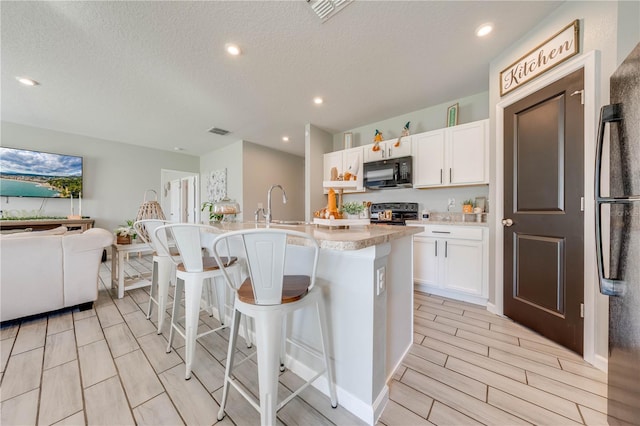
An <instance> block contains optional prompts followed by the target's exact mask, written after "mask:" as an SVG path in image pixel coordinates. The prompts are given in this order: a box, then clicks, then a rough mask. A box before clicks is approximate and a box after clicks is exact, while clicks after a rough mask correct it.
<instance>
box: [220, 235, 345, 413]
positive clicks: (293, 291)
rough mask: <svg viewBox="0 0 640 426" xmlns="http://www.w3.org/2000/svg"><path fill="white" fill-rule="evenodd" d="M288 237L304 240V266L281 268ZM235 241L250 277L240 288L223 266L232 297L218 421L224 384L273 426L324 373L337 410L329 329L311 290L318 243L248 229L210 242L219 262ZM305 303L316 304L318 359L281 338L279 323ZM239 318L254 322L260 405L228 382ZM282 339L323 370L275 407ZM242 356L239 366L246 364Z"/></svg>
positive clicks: (318, 299)
mask: <svg viewBox="0 0 640 426" xmlns="http://www.w3.org/2000/svg"><path fill="white" fill-rule="evenodd" d="M288 237H293V238H296V239H298V240H299V239H304V240H305V241H304V246H305V247H304V248H302V247H301V248H300V249H301V250H304V252H305V255H307V256H308V257H309V261H308V262H299V261H298V260H299V259H297V260H296V264H295V265H293V266H292V265H290V264H286V256H287V238H288ZM238 240H240V241H241V246H242V251H243V253H235V252H234V254H237V255H238V257H244V258H245V259H246V262H247V267H248V272H249V277H248V278H246V279H245V280H244V281H243V282H242V283H241V284H240V282H239V281H234V280H233V279H232V278H231V276H230V274H229V273H228V272H231V271H229V270H228V268H226V267H225V266H223V267H222V272H223V274H224V277H225V279H226V281H227V284H228V286H229V288H231V290H232V291H233V292H234V293H235V300H234V305H233V315H232V319H231V336H230V339H229V349H228V354H227V365H226V369H225V377H224V389H223V392H222V402H221V404H220V411H219V412H218V420H222V419H223V418H224V409H225V405H226V402H227V396H228V394H229V385H232V386H233V387H235V388H236V389H237V390H238V392H240V394H241V395H242V396H244V397H245V398H246V399H247V401H249V403H250V404H251V405H252V406H253V407H254V408H255V409H256V410H258V412H259V413H260V423H261V424H262V425H275V424H276V413H277V411H278V410H279V409H280V408H282V407H283V406H284V405H285V404H286V403H287V402H289V401H290V400H291V399H293V398H294V397H295V396H296V395H298V394H299V393H300V392H301V391H302V390H303V389H305V388H306V387H307V386H309V385H310V384H311V383H312V382H313V381H314V380H316V379H317V378H318V377H320V376H321V375H323V374H326V375H327V383H328V384H329V394H330V397H331V406H332V407H333V408H336V407H337V406H338V401H337V397H336V388H335V382H334V376H333V368H332V364H331V359H330V358H329V338H328V335H327V332H328V327H327V319H326V312H325V306H324V300H323V298H322V293H321V289H320V288H319V287H315V286H314V284H315V276H316V268H317V264H318V256H319V251H320V248H319V246H318V243H317V242H316V240H315V239H314V238H312V237H311V236H309V235H307V234H304V233H302V232H297V231H291V230H281V229H251V230H245V231H236V232H229V233H226V234H223V235H221V236H219V237H218V238H217V239H216V240H215V241H214V243H213V254H214V256H215V258H216V260H217V261H218V263H219V264H221V263H222V262H224V259H226V258H228V257H229V256H230V253H231V250H230V248H229V247H230V246H231V245H232V244H236V245H237V243H238ZM223 256H224V257H223ZM290 269H295V271H290ZM286 272H293V273H295V275H289V274H286ZM309 305H314V306H315V309H316V310H317V313H318V317H319V320H320V336H321V344H322V356H321V357H319V356H318V355H317V353H316V352H315V351H312V350H309V348H307V347H306V346H305V345H303V344H297V343H296V342H295V341H293V340H289V339H287V337H286V336H283V335H282V334H283V328H284V327H283V324H284V320H285V319H286V317H287V315H288V314H289V313H291V312H293V311H295V310H298V309H302V308H305V307H307V306H309ZM241 314H244V315H246V316H249V317H252V318H254V324H255V333H256V337H255V338H256V346H257V348H256V349H257V356H258V386H259V394H260V395H259V396H260V399H259V401H256V400H255V398H254V397H253V396H251V395H250V393H249V392H248V391H247V390H246V389H245V388H244V387H243V386H242V385H241V384H240V383H239V382H237V381H236V380H235V379H232V378H231V374H232V372H233V367H234V353H235V351H234V348H235V344H236V339H237V337H238V326H239V321H240V315H241ZM285 340H286V341H288V342H289V343H291V344H293V345H295V346H296V347H298V348H300V349H302V350H304V351H306V352H308V353H309V354H311V355H313V356H315V357H318V358H321V359H322V360H323V362H324V369H323V370H321V371H320V372H318V373H317V374H316V375H315V376H314V377H312V378H311V379H310V380H309V381H307V382H306V383H305V384H304V385H302V386H301V387H300V388H299V389H297V390H296V391H295V392H293V393H292V394H291V395H290V396H288V397H287V398H286V399H284V400H283V401H282V402H280V403H279V404H278V403H277V397H278V375H279V371H280V368H279V367H280V365H281V359H282V358H281V357H283V356H284V354H283V353H282V352H281V351H282V348H283V347H284V344H283V342H284V341H285ZM247 358H248V357H247ZM247 358H245V359H243V360H242V361H240V362H239V363H238V364H240V363H242V362H244V361H246V360H247Z"/></svg>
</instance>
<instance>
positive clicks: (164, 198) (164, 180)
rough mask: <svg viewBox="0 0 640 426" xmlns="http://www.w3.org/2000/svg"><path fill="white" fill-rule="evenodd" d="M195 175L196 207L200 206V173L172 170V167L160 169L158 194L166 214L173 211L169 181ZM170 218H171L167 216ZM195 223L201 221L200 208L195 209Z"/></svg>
mask: <svg viewBox="0 0 640 426" xmlns="http://www.w3.org/2000/svg"><path fill="white" fill-rule="evenodd" d="M189 177H194V178H195V190H194V196H195V201H194V202H195V205H196V207H199V206H200V173H195V172H185V171H182V170H171V169H160V188H161V190H160V195H159V196H158V201H159V202H160V206H161V207H162V210H163V211H164V212H165V216H166V215H167V214H168V213H167V212H171V204H170V203H169V201H170V200H169V197H168V192H169V183H170V182H171V181H172V180H175V179H180V180H182V179H184V178H189ZM167 220H169V218H167ZM195 223H200V208H196V209H195Z"/></svg>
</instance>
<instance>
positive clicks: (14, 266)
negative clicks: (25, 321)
mask: <svg viewBox="0 0 640 426" xmlns="http://www.w3.org/2000/svg"><path fill="white" fill-rule="evenodd" d="M113 239H114V236H113V234H112V233H111V232H109V231H107V230H105V229H100V228H93V229H88V230H87V231H85V232H83V233H76V232H66V228H64V227H60V228H56V229H54V230H49V231H40V232H23V233H16V234H8V235H0V321H8V320H12V319H16V318H21V317H25V316H29V315H35V314H40V313H44V312H49V311H53V310H56V309H62V308H66V307H71V306H76V305H82V304H89V306H90V304H91V303H92V302H93V301H95V300H96V299H97V298H98V285H97V284H98V270H99V268H100V262H101V258H102V252H103V249H104V247H107V246H110V245H111V244H112V242H113Z"/></svg>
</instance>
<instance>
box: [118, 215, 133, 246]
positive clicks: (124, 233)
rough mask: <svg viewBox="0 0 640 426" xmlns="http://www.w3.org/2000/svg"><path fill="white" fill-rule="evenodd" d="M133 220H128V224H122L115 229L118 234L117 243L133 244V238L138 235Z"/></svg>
mask: <svg viewBox="0 0 640 426" xmlns="http://www.w3.org/2000/svg"><path fill="white" fill-rule="evenodd" d="M133 222H134V221H133V220H127V224H126V225H120V226H119V227H117V228H116V229H115V230H114V231H113V232H114V233H115V234H116V243H117V244H131V240H132V239H133V238H135V237H136V231H135V230H134V229H133Z"/></svg>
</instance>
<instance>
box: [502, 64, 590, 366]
mask: <svg viewBox="0 0 640 426" xmlns="http://www.w3.org/2000/svg"><path fill="white" fill-rule="evenodd" d="M583 83H584V72H583V70H579V71H576V72H574V73H572V74H570V75H568V76H566V77H564V78H562V79H561V80H559V81H556V82H554V83H552V84H550V85H549V86H547V87H545V88H543V89H541V90H539V91H538V92H536V93H533V94H531V95H529V96H527V97H526V98H524V99H522V100H520V101H518V102H516V103H514V104H513V105H511V106H509V107H508V108H506V109H505V111H504V141H505V142H504V194H505V196H504V217H505V220H503V225H504V314H505V315H506V316H508V317H509V318H511V319H513V320H515V321H517V322H519V323H520V324H522V325H524V326H526V327H529V328H531V329H533V330H535V331H537V332H539V333H540V334H542V335H544V336H546V337H548V338H550V339H551V340H553V341H555V342H557V343H559V344H561V345H563V346H565V347H567V348H569V349H572V350H574V351H576V352H578V353H579V354H582V352H583V319H582V315H581V305H582V303H583V301H584V290H583V289H584V281H583V269H584V268H583V264H584V260H583V252H584V226H583V221H584V218H583V207H582V206H583V200H582V197H583V195H584V194H583V189H584V166H583V164H584V143H583V139H584V138H583V128H584V127H583V119H584V114H583V105H582V102H581V97H582V96H581V92H580V91H582V89H583V86H584V84H583ZM511 222H512V224H511Z"/></svg>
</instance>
